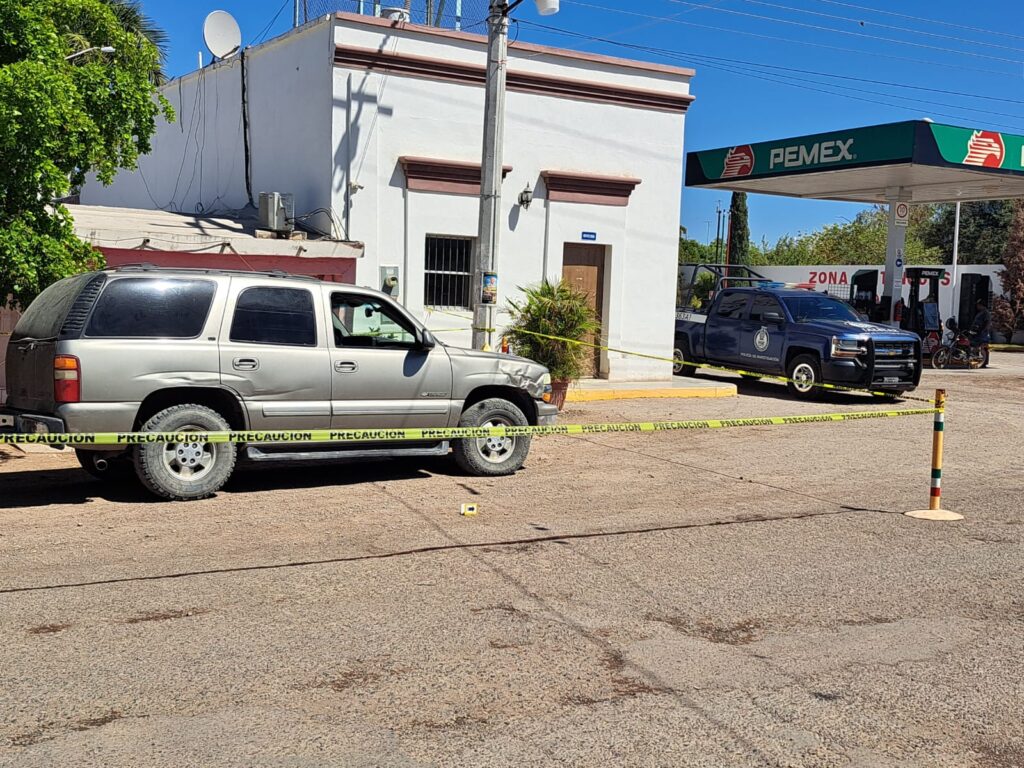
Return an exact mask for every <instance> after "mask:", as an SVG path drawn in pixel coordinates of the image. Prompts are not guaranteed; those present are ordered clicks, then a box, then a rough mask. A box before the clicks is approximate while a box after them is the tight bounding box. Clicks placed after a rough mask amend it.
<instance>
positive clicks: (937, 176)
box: [686, 120, 1024, 203]
mask: <svg viewBox="0 0 1024 768" xmlns="http://www.w3.org/2000/svg"><path fill="white" fill-rule="evenodd" d="M686 186H688V187H705V188H709V189H722V190H732V191H741V192H756V193H760V194H767V195H785V196H787V197H802V198H811V199H817V200H845V201H850V202H855V203H888V202H893V201H895V200H900V201H905V202H908V203H938V202H955V201H958V200H963V201H967V200H1001V199H1005V198H1011V197H1024V136H1017V135H1014V134H1010V133H999V132H998V131H988V130H975V129H972V128H959V127H956V126H952V125H940V124H937V123H932V122H930V121H927V120H910V121H907V122H902V123H889V124H887V125H874V126H870V127H867V128H853V129H850V130H842V131H833V132H829V133H819V134H815V135H812V136H797V137H795V138H791V139H780V140H778V141H764V142H760V143H757V144H742V145H739V146H735V147H723V148H721V149H709V150H705V151H703V152H690V153H688V154H687V156H686Z"/></svg>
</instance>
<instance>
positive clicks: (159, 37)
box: [103, 0, 170, 85]
mask: <svg viewBox="0 0 1024 768" xmlns="http://www.w3.org/2000/svg"><path fill="white" fill-rule="evenodd" d="M103 2H105V3H106V4H107V5H108V6H110V10H112V11H113V12H114V15H115V16H116V17H117V20H118V21H119V22H120V23H121V26H122V27H124V29H125V31H126V32H129V33H131V34H134V35H137V36H138V37H139V38H142V39H145V40H148V41H149V42H150V43H152V44H153V45H154V46H155V47H156V49H157V51H158V52H159V53H160V64H159V66H157V68H156V69H155V70H154V71H153V72H152V73H151V75H152V77H153V82H154V83H156V84H157V85H161V84H162V83H164V82H166V80H167V75H166V74H165V72H164V66H165V65H166V64H167V47H168V44H169V42H170V38H169V37H168V35H167V32H166V31H165V30H164V29H163V28H161V27H159V26H157V23H156V22H155V21H153V19H151V18H150V17H149V16H147V15H146V14H145V12H144V11H143V10H142V2H141V1H140V0H103Z"/></svg>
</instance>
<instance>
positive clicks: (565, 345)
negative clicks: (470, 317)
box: [505, 280, 601, 383]
mask: <svg viewBox="0 0 1024 768" xmlns="http://www.w3.org/2000/svg"><path fill="white" fill-rule="evenodd" d="M520 290H521V291H522V292H523V294H524V295H525V297H526V298H525V300H524V301H522V302H515V301H511V300H510V301H509V313H510V314H511V315H512V325H511V326H509V327H508V328H507V329H506V331H505V335H506V337H507V338H508V340H509V342H510V344H511V345H512V348H513V350H514V351H515V352H516V354H518V355H522V356H523V357H528V358H530V359H531V360H536V361H537V362H538V363H540V364H542V365H545V366H547V368H548V370H549V371H551V379H552V381H554V382H563V383H567V382H569V381H573V380H575V379H578V378H580V376H582V375H583V373H584V371H585V360H586V358H587V356H588V355H593V348H592V347H589V346H585V345H583V344H574V343H572V342H573V341H583V340H585V339H586V338H587V337H588V336H591V335H593V334H596V333H598V332H599V331H600V330H601V324H600V323H599V322H598V320H597V315H596V313H595V312H594V309H593V308H592V307H591V306H590V302H589V299H588V297H587V294H585V293H583V292H582V291H579V290H577V289H576V288H574V287H573V286H572V285H570V284H569V283H567V282H566V281H564V280H562V281H561V282H559V283H557V284H556V283H549V282H548V281H546V280H545V281H544V282H542V283H541V284H540V285H537V286H533V287H529V288H520ZM537 334H542V335H537ZM551 336H557V337H559V338H558V339H553V338H547V337H551ZM559 339H570V340H571V341H560V340H559Z"/></svg>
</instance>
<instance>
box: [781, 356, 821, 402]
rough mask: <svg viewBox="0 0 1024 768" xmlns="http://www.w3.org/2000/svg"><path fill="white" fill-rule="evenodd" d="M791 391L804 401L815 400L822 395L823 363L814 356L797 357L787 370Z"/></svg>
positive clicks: (788, 385)
mask: <svg viewBox="0 0 1024 768" xmlns="http://www.w3.org/2000/svg"><path fill="white" fill-rule="evenodd" d="M786 377H787V378H788V379H789V383H788V384H786V386H787V387H788V388H789V391H790V392H792V393H793V394H794V395H796V396H797V397H799V398H803V399H804V400H814V399H816V398H818V397H819V396H820V395H821V387H818V386H815V385H817V384H821V363H819V362H818V358H816V357H815V356H814V355H797V356H796V357H794V358H793V359H792V360H791V361H790V363H789V368H787V369H786Z"/></svg>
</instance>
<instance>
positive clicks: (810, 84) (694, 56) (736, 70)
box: [521, 21, 1024, 130]
mask: <svg viewBox="0 0 1024 768" xmlns="http://www.w3.org/2000/svg"><path fill="white" fill-rule="evenodd" d="M521 23H523V24H527V25H530V26H533V27H537V28H540V29H544V30H546V31H548V32H552V33H555V34H560V35H565V36H568V37H574V38H583V39H587V40H592V41H594V42H601V43H606V44H609V45H615V46H621V47H624V48H630V49H632V50H643V51H647V52H649V53H654V54H657V55H661V56H664V57H665V58H670V59H676V60H682V61H687V62H690V63H692V62H694V61H697V62H699V63H701V64H702V66H707V67H710V68H712V69H719V70H722V71H725V72H729V73H731V74H735V75H741V76H746V77H753V78H756V79H759V80H765V81H768V82H774V83H778V84H781V85H788V86H790V87H796V88H803V89H804V90H809V91H815V92H818V93H826V94H828V95H831V96H840V97H843V98H848V99H853V100H855V101H862V102H867V103H870V104H881V105H884V106H889V107H894V108H897V109H899V108H904V107H905V105H904V104H900V103H892V102H887V101H881V100H880V99H878V98H877V97H878V96H884V97H893V98H900V99H904V100H909V101H916V102H919V103H922V104H925V105H928V106H929V107H930V106H932V105H934V106H944V107H950V108H953V109H958V110H961V111H963V112H968V113H970V112H985V113H989V114H996V115H999V116H1002V117H1009V118H1013V119H1018V120H1024V116H1021V115H1015V114H1010V113H1004V112H992V111H990V110H979V109H976V108H974V107H969V106H961V105H957V104H948V103H945V102H931V101H926V100H924V99H914V98H908V97H904V96H902V95H898V94H888V93H881V92H875V91H868V90H864V89H856V88H847V89H846V90H843V91H836V90H834V89H831V88H828V86H829V85H830V83H822V82H820V81H816V80H809V79H806V78H798V77H795V76H793V75H788V74H784V73H778V72H765V71H751V70H749V69H744V68H743V67H744V66H747V67H749V66H769V67H772V68H775V69H785V70H789V71H796V72H799V73H802V74H811V75H817V76H821V77H840V78H844V79H846V76H843V75H832V74H829V73H822V72H813V71H811V70H794V69H792V68H788V67H776V66H774V65H759V64H757V63H755V62H744V61H739V60H735V59H724V58H722V57H714V56H705V55H704V54H699V53H688V54H685V55H684V54H682V53H681V52H679V51H671V50H665V49H658V48H652V47H650V46H641V45H635V44H631V43H622V42H619V41H617V40H611V39H608V38H601V37H596V36H593V35H587V34H584V33H581V32H575V31H573V30H567V29H562V28H559V27H553V26H549V25H546V24H539V23H537V22H532V21H522V22H521ZM702 60H703V61H702ZM849 79H852V80H866V79H864V78H849ZM866 82H869V83H873V84H879V85H886V86H890V87H908V86H903V85H901V84H899V83H886V82H884V81H871V80H866ZM816 86H824V87H816ZM909 87H916V86H909ZM847 90H853V91H857V92H860V93H865V94H868V95H870V96H874V97H873V98H867V97H860V96H854V95H851V94H849V93H847V92H846V91H847ZM928 90H932V89H928ZM952 93H953V94H954V95H962V96H970V95H971V94H957V93H956V92H952ZM1015 103H1024V102H1020V101H1018V102H1015ZM929 111H932V110H930V109H929ZM932 114H935V115H938V116H940V117H949V118H953V119H955V120H964V119H969V118H966V117H965V116H964V115H963V114H960V115H956V114H951V113H948V112H937V111H933V112H932ZM998 127H1003V128H1009V129H1011V130H1022V129H1021V128H1020V127H1019V126H1016V125H1014V126H1008V125H1001V126H998Z"/></svg>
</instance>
